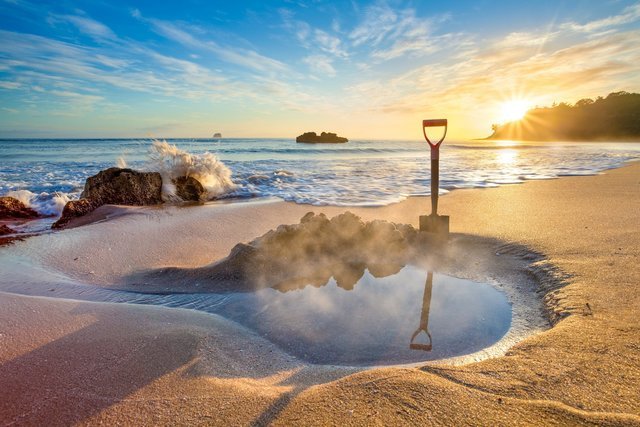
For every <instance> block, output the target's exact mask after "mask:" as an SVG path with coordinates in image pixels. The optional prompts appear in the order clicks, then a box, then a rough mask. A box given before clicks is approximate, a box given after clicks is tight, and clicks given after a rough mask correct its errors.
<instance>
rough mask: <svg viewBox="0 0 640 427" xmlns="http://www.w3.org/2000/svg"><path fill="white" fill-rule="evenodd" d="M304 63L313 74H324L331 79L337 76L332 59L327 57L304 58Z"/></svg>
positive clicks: (312, 56) (313, 56) (311, 56)
mask: <svg viewBox="0 0 640 427" xmlns="http://www.w3.org/2000/svg"><path fill="white" fill-rule="evenodd" d="M303 62H304V63H305V64H307V65H308V66H309V70H310V71H311V72H312V73H313V74H316V75H317V74H322V75H325V76H329V77H334V76H335V75H336V70H335V68H333V64H332V61H331V58H329V57H328V56H326V55H310V56H307V57H306V58H304V59H303Z"/></svg>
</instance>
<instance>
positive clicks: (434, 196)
mask: <svg viewBox="0 0 640 427" xmlns="http://www.w3.org/2000/svg"><path fill="white" fill-rule="evenodd" d="M436 150H437V149H436ZM438 187H440V159H438V157H437V156H436V158H435V159H434V158H433V150H431V215H438Z"/></svg>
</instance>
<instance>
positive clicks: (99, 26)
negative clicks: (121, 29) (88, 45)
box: [48, 14, 117, 41]
mask: <svg viewBox="0 0 640 427" xmlns="http://www.w3.org/2000/svg"><path fill="white" fill-rule="evenodd" d="M48 21H49V23H50V24H52V25H55V24H58V23H61V22H62V23H68V24H71V25H73V26H74V27H76V28H77V29H78V30H79V31H80V32H81V33H83V34H86V35H88V36H90V37H92V38H93V39H94V40H97V41H103V40H114V39H116V38H117V37H116V35H115V33H114V32H113V31H111V29H110V28H109V27H107V26H106V25H105V24H103V23H101V22H98V21H96V20H94V19H91V18H89V17H87V16H83V15H55V14H52V15H50V16H49V19H48Z"/></svg>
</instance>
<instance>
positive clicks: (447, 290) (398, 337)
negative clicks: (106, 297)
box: [208, 266, 511, 365]
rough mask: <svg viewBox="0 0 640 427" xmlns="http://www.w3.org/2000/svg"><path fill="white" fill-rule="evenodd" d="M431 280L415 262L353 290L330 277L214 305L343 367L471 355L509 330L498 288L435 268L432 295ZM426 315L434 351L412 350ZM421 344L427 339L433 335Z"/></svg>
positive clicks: (367, 278)
mask: <svg viewBox="0 0 640 427" xmlns="http://www.w3.org/2000/svg"><path fill="white" fill-rule="evenodd" d="M426 279H427V272H426V271H424V270H421V269H418V268H416V267H412V266H407V267H405V268H403V269H402V270H401V271H400V272H399V273H397V274H395V275H392V276H388V277H384V278H375V277H373V276H371V275H370V274H369V273H368V272H366V273H365V275H364V276H363V277H362V278H361V279H360V281H359V282H358V283H357V284H356V286H355V288H354V289H353V290H350V291H346V290H344V289H342V288H339V287H338V286H337V285H336V283H335V281H334V280H333V279H331V280H330V281H329V283H327V285H325V286H322V287H319V288H315V287H313V286H307V287H305V288H304V289H300V290H294V291H289V292H280V291H277V290H273V289H263V290H260V291H258V292H255V293H249V294H234V295H232V296H230V297H229V298H228V299H226V301H225V302H224V303H222V304H219V305H217V306H216V307H215V308H214V309H213V310H211V309H210V310H208V311H212V312H216V313H218V314H220V315H222V316H224V317H227V318H230V319H232V320H235V321H237V322H239V323H241V324H243V325H245V326H247V327H249V328H250V329H253V330H255V331H257V332H258V333H259V334H261V335H262V336H264V337H265V338H268V339H269V340H271V341H272V342H274V343H276V344H277V345H279V346H280V347H281V348H283V349H284V350H286V351H287V352H289V353H291V354H293V355H295V356H297V357H300V358H301V359H304V360H307V361H310V362H313V363H326V364H338V365H339V364H343V365H375V364H392V363H410V362H418V361H423V360H433V359H441V358H445V357H451V356H458V355H464V354H469V353H472V352H475V351H478V350H481V349H483V348H486V347H488V346H490V345H492V344H494V343H496V342H497V341H499V340H500V338H502V336H504V334H505V333H506V332H507V330H508V329H509V326H510V324H511V306H510V305H509V303H508V302H507V299H506V297H505V296H504V295H503V294H502V293H501V292H499V291H497V290H496V289H494V288H493V287H491V286H489V285H487V284H482V283H476V282H471V281H468V280H462V279H457V278H454V277H449V276H445V275H442V274H435V275H433V285H432V287H431V289H430V290H431V298H428V296H429V292H428V290H429V286H428V282H427V280H426ZM425 287H427V292H426V293H425ZM423 308H424V310H423ZM425 319H427V320H428V331H429V332H430V333H431V336H432V350H431V351H425V350H419V349H410V348H409V344H410V342H411V338H412V335H413V334H414V332H416V331H417V330H419V328H420V326H421V320H423V322H422V323H423V325H424V320H425ZM414 343H420V344H423V345H426V344H428V338H427V336H426V334H424V333H420V334H419V336H417V337H416V340H415V341H414Z"/></svg>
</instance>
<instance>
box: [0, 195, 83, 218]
mask: <svg viewBox="0 0 640 427" xmlns="http://www.w3.org/2000/svg"><path fill="white" fill-rule="evenodd" d="M6 195H7V196H9V197H13V198H14V199H17V200H19V201H21V202H22V203H23V204H24V205H25V206H26V207H29V208H31V209H33V210H35V211H36V212H38V213H39V214H41V215H45V216H50V215H60V214H61V213H62V209H64V205H66V204H67V202H68V201H69V200H70V199H69V196H67V195H66V194H64V193H60V192H57V191H55V192H53V193H47V192H45V191H43V192H42V193H40V194H35V193H32V192H31V191H29V190H16V191H9V192H8V193H7V194H6Z"/></svg>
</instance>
